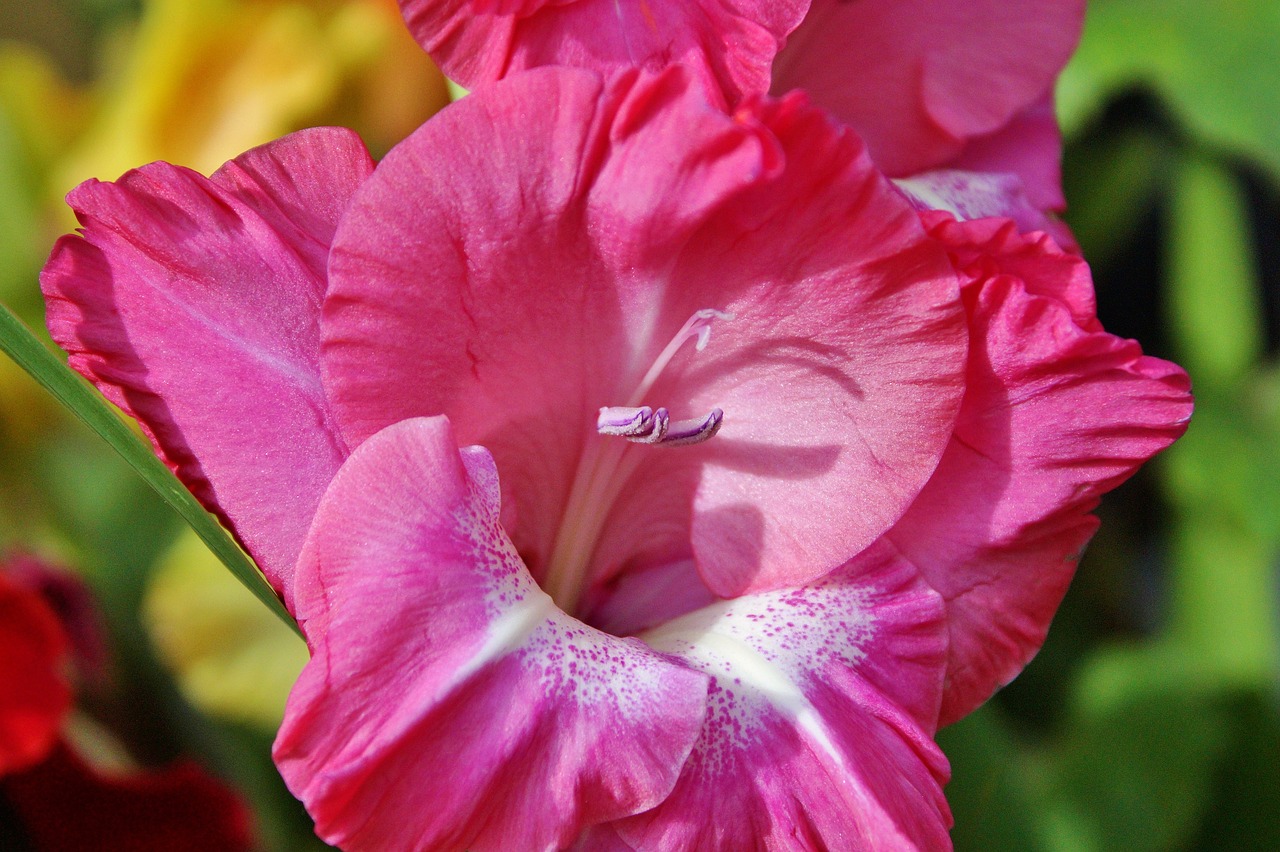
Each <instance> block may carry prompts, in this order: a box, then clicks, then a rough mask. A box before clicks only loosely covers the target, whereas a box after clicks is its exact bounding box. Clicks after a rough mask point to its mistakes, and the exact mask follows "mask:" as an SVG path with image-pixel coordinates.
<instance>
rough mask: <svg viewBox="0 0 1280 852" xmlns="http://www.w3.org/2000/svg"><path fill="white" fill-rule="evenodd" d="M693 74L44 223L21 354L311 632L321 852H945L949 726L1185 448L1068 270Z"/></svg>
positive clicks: (568, 96)
mask: <svg viewBox="0 0 1280 852" xmlns="http://www.w3.org/2000/svg"><path fill="white" fill-rule="evenodd" d="M691 76H692V78H693V79H696V76H697V72H696V71H695V72H692V75H689V74H686V73H684V72H682V71H681V70H680V69H677V68H671V69H668V70H667V71H665V72H662V73H659V74H656V75H648V74H640V73H636V72H628V73H623V74H621V75H619V76H616V77H614V78H612V79H611V80H610V81H609V82H607V83H606V82H602V81H601V80H600V78H598V77H597V76H596V75H595V74H593V73H590V72H583V71H572V70H567V69H541V70H537V71H532V72H529V73H526V74H520V75H514V76H512V77H511V78H510V79H508V80H505V81H503V82H500V83H496V84H493V85H491V86H485V87H482V88H480V89H478V90H477V91H476V92H475V93H473V94H472V95H471V96H470V97H468V98H466V99H464V100H462V101H460V102H459V103H457V104H455V105H454V106H452V107H450V108H448V109H447V110H445V111H444V112H443V113H441V114H440V115H439V116H437V117H436V118H435V119H433V120H432V121H431V122H429V123H428V124H427V125H425V126H424V127H423V128H422V129H420V130H419V131H418V132H417V133H415V134H414V135H413V136H411V137H410V138H409V139H408V140H406V141H405V142H404V143H402V144H401V145H400V146H399V147H398V148H396V149H395V150H394V151H393V152H392V153H391V154H389V155H388V157H387V158H386V160H384V161H383V162H382V163H381V164H379V166H378V168H377V169H376V170H374V171H373V172H372V174H369V171H368V163H367V158H365V157H363V156H362V154H361V153H360V151H359V150H358V148H357V147H356V146H355V145H354V143H353V141H352V140H351V138H350V137H349V136H347V135H345V134H342V133H341V132H339V131H331V130H330V131H313V132H311V133H309V134H298V135H295V136H292V137H288V138H286V139H284V140H281V141H280V142H278V143H275V144H274V145H272V146H268V147H266V148H263V149H259V150H257V151H254V152H250V153H249V154H247V155H245V156H244V157H241V158H239V159H238V160H236V161H233V163H231V164H229V165H228V166H227V167H225V168H224V169H223V170H222V171H220V172H219V173H218V174H217V175H215V176H214V177H213V178H212V179H208V180H206V179H203V178H199V177H198V176H195V175H192V174H191V173H189V172H186V171H184V170H180V169H175V168H172V167H168V166H164V165H162V164H157V165H153V166H150V167H147V168H146V169H143V170H141V171H139V172H137V173H133V174H130V175H126V177H125V178H123V179H122V180H121V181H120V182H119V183H117V184H114V185H110V184H90V185H86V186H85V187H82V188H80V189H78V190H77V191H76V192H75V193H73V195H72V198H71V201H72V203H73V206H76V208H77V211H78V213H79V215H80V217H81V221H82V222H83V223H84V225H85V230H84V236H83V237H69V238H66V239H65V240H64V241H63V242H61V243H60V244H59V246H58V248H57V249H55V252H54V256H53V257H52V258H51V260H50V263H49V266H48V267H47V268H46V270H45V274H44V276H43V278H42V280H43V284H44V287H45V291H46V293H47V294H48V296H49V298H50V326H51V329H52V331H53V333H54V335H55V337H56V338H57V339H58V340H59V342H61V343H62V345H64V346H65V347H67V348H68V349H69V350H71V351H72V353H73V361H72V363H73V364H74V365H76V366H77V367H78V368H79V369H81V370H83V371H85V372H86V373H87V374H88V375H90V377H91V378H93V379H95V380H96V381H98V382H99V385H100V386H102V387H103V388H104V390H105V392H107V393H108V394H109V395H111V396H112V398H113V399H116V400H119V401H122V402H123V403H124V404H126V405H130V406H131V410H132V411H133V412H134V413H135V414H137V415H138V416H139V417H140V418H142V419H143V420H144V422H145V423H146V425H147V428H148V431H149V434H151V435H152V436H153V438H154V439H155V440H156V442H157V444H158V446H159V447H160V449H161V451H162V452H163V453H164V454H165V456H166V458H167V459H169V461H170V463H171V464H173V465H174V467H175V469H176V470H177V472H178V474H179V475H180V476H183V477H185V478H186V479H187V481H188V482H190V483H192V484H193V485H194V486H195V487H196V488H197V491H198V493H199V494H200V495H201V496H202V498H203V499H205V500H206V501H207V502H208V503H209V504H211V505H214V506H217V507H218V508H219V510H220V511H221V513H222V515H223V517H225V518H227V519H228V521H229V522H230V523H232V524H234V525H235V529H236V530H237V532H238V533H239V534H240V536H241V538H242V539H243V540H245V541H246V544H247V545H248V546H249V547H250V549H251V552H254V554H255V556H258V557H259V558H260V560H262V561H263V564H264V567H265V568H267V569H268V576H269V577H271V578H272V580H273V582H274V583H275V584H276V585H277V587H278V588H280V589H281V590H282V592H283V593H284V595H285V597H286V600H287V601H288V602H289V603H290V606H291V607H292V608H293V610H294V612H295V613H296V614H297V616H298V618H299V620H300V623H301V624H302V626H303V629H304V632H305V634H306V636H307V639H308V642H309V644H310V647H311V650H312V655H313V656H312V660H311V662H310V663H309V664H308V666H307V667H306V669H305V670H304V672H303V674H302V676H301V678H300V680H299V682H298V684H297V686H296V688H295V690H294V693H293V695H292V696H291V698H290V704H289V707H288V711H287V714H286V719H285V723H284V725H283V727H282V729H281V731H280V735H279V737H278V739H277V743H276V749H275V754H276V759H277V762H278V764H279V766H280V769H281V772H282V773H283V774H284V776H285V778H286V780H287V781H288V783H289V784H290V787H291V789H293V790H294V792H295V793H296V794H298V795H299V797H300V798H302V800H303V801H304V802H305V803H306V804H307V807H308V809H309V810H310V811H311V813H312V815H313V816H314V817H315V819H316V823H317V830H318V832H319V833H320V834H321V836H322V837H324V838H325V839H327V840H329V841H330V842H333V843H337V844H338V845H340V846H342V847H344V848H349V849H378V850H382V849H420V848H472V849H489V848H494V849H524V848H557V847H563V846H567V845H572V844H575V843H580V844H582V845H583V846H584V847H585V848H627V847H631V848H685V847H698V846H703V847H705V848H723V849H737V848H742V847H744V846H745V847H748V848H751V847H756V846H768V845H769V844H791V845H795V844H800V845H802V846H807V847H810V848H822V847H824V846H825V847H827V848H885V847H890V848H891V847H895V846H897V847H903V846H917V847H921V848H939V847H943V846H945V845H946V843H947V828H948V826H949V822H950V817H949V813H948V810H947V806H946V802H945V800H944V798H943V797H942V793H941V785H942V784H943V783H944V781H945V780H946V777H947V772H948V770H947V765H946V761H945V758H944V757H943V756H942V755H941V753H940V752H939V751H938V749H937V747H936V746H935V745H934V743H933V741H932V737H933V734H934V732H935V730H936V727H937V725H938V720H939V717H940V714H941V715H942V716H943V717H944V718H946V719H954V718H958V716H960V715H963V713H964V712H967V711H968V710H969V709H971V708H972V707H973V706H975V705H976V704H977V703H978V702H980V701H981V700H983V699H985V698H986V697H987V696H988V695H989V694H990V693H991V691H992V690H994V689H995V688H996V687H997V686H998V685H1000V684H1001V683H1003V682H1005V681H1006V680H1007V679H1008V678H1009V677H1011V676H1012V674H1013V673H1015V672H1016V671H1017V669H1018V668H1020V667H1021V665H1023V664H1024V663H1025V661H1026V659H1028V658H1029V656H1030V655H1031V654H1032V653H1034V651H1035V649H1036V647H1038V645H1039V642H1040V641H1041V639H1042V638H1043V633H1044V630H1045V628H1046V626H1047V623H1048V620H1049V617H1050V616H1051V614H1052V611H1053V609H1054V608H1055V607H1056V605H1057V603H1058V600H1059V598H1060V596H1061V592H1062V589H1063V588H1064V587H1065V584H1066V582H1067V580H1068V579H1069V575H1070V571H1071V568H1072V564H1073V561H1072V560H1073V559H1074V557H1075V556H1076V554H1077V553H1078V551H1079V549H1080V548H1081V547H1082V546H1083V544H1084V541H1085V539H1087V537H1088V535H1089V533H1090V532H1091V531H1092V529H1093V524H1094V523H1095V521H1094V520H1093V519H1092V518H1091V516H1089V515H1088V512H1089V511H1090V510H1091V509H1092V508H1093V506H1094V505H1095V504H1096V500H1097V497H1098V495H1099V494H1100V493H1101V492H1102V491H1104V490H1106V489H1107V488H1109V487H1112V486H1114V485H1115V484H1116V483H1118V482H1119V481H1120V480H1121V479H1123V478H1124V477H1125V476H1126V475H1127V474H1128V473H1130V472H1132V470H1133V469H1135V468H1136V466H1137V465H1138V464H1139V463H1141V461H1142V460H1144V459H1145V458H1147V457H1148V456H1150V455H1151V454H1152V453H1154V452H1156V451H1158V450H1159V449H1160V448H1162V447H1163V446H1165V445H1167V444H1168V443H1169V442H1170V441H1171V440H1173V439H1174V438H1175V437H1176V436H1177V434H1179V433H1180V431H1181V430H1182V428H1183V427H1184V425H1185V421H1186V418H1187V416H1188V414H1189V404H1190V403H1189V399H1188V395H1187V384H1186V377H1185V375H1184V374H1183V373H1182V372H1181V371H1180V370H1178V369H1177V368H1176V367H1173V366H1172V365H1169V364H1166V363H1164V362H1161V361H1157V360H1155V359H1150V358H1145V357H1143V356H1142V355H1141V353H1140V352H1139V351H1138V350H1137V347H1136V344H1132V343H1126V342H1123V341H1119V340H1117V339H1116V338H1114V337H1111V336H1109V335H1107V334H1105V333H1104V332H1103V331H1102V330H1101V329H1100V328H1099V327H1098V324H1097V320H1096V318H1095V317H1094V315H1093V306H1092V301H1091V287H1090V284H1089V280H1088V275H1087V269H1086V268H1085V267H1084V265H1083V264H1082V263H1081V262H1080V261H1078V260H1077V259H1075V258H1073V257H1071V256H1069V255H1066V254H1064V253H1062V252H1061V251H1060V250H1058V249H1057V248H1056V247H1055V246H1054V245H1053V243H1052V242H1051V241H1050V240H1048V239H1047V238H1044V237H1039V236H1037V237H1024V236H1021V235H1019V234H1018V232H1017V230H1016V229H1013V228H1011V227H1009V226H1007V225H1006V224H1004V223H999V222H978V223H959V222H955V221H953V220H952V219H951V218H950V217H947V216H945V215H944V214H931V215H930V216H927V217H926V218H925V221H923V222H922V220H921V217H920V216H919V215H918V214H917V213H916V212H915V210H914V209H913V208H912V207H911V206H910V205H909V204H908V203H907V202H906V200H905V199H904V198H903V197H902V196H901V194H900V193H898V192H897V191H896V190H895V189H894V188H893V186H892V185H891V184H890V183H889V182H888V181H887V180H885V179H884V178H883V176H882V175H881V174H880V172H879V171H878V170H877V169H876V168H875V167H874V166H873V165H872V162H871V160H870V158H869V157H868V155H867V153H866V151H865V149H864V147H863V146H862V144H861V142H860V141H859V140H858V139H857V138H856V137H855V136H854V135H853V134H852V133H851V132H850V131H848V130H847V129H844V128H841V127H840V126H839V125H837V124H835V123H833V122H831V121H830V120H829V119H828V118H827V117H826V116H825V114H824V113H822V112H820V111H819V110H817V109H814V108H812V107H810V106H808V104H807V103H806V101H805V98H804V97H803V96H801V95H792V96H788V97H786V98H783V99H781V100H776V101H775V100H769V99H762V98H753V99H748V100H747V101H746V102H745V103H744V104H743V105H741V107H740V108H739V109H738V110H737V111H735V112H734V113H733V114H732V115H728V114H725V113H724V112H722V111H721V110H719V109H718V108H716V107H715V106H714V105H713V104H710V103H708V102H707V100H706V98H705V95H704V94H702V93H701V92H700V90H699V87H698V84H696V83H695V82H693V79H691ZM926 226H927V228H926ZM264 406H267V407H269V408H268V410H267V411H266V412H263V413H260V412H259V410H260V409H261V408H262V407H264ZM348 448H351V449H350V450H348ZM295 561H296V568H295Z"/></svg>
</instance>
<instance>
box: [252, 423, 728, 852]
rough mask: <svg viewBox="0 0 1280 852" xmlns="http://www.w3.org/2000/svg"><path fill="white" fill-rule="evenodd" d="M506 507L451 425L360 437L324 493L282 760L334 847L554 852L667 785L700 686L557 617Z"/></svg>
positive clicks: (476, 452)
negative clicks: (304, 659)
mask: <svg viewBox="0 0 1280 852" xmlns="http://www.w3.org/2000/svg"><path fill="white" fill-rule="evenodd" d="M498 503H499V488H498V480H497V472H496V470H495V469H494V466H493V460H492V458H491V457H490V456H489V454H488V453H487V452H485V451H484V450H482V449H480V448H469V449H466V450H462V451H461V453H459V451H458V449H457V445H456V444H455V442H454V435H453V431H452V429H451V428H450V427H449V424H448V421H447V420H445V419H444V418H432V419H416V420H409V421H405V422H402V423H398V424H396V425H395V426H392V427H390V428H388V429H386V430H384V431H383V432H380V433H379V434H377V435H375V436H374V437H372V438H370V439H369V440H368V441H366V442H365V443H363V444H362V445H361V446H360V447H358V448H357V449H356V450H355V452H354V453H353V454H352V456H351V458H350V459H349V460H348V461H347V463H346V464H345V465H344V466H343V468H342V469H341V470H340V471H339V473H338V475H337V477H336V478H335V479H334V481H333V485H332V487H331V488H330V489H329V490H328V491H327V492H326V493H325V496H324V499H323V500H322V502H321V505H320V509H319V511H318V512H317V514H316V521H315V525H314V526H313V527H312V530H311V533H310V535H309V536H308V539H307V543H306V546H305V549H304V551H303V556H302V559H301V560H300V562H299V567H298V573H297V583H296V587H295V593H296V597H295V600H296V605H297V612H298V615H299V617H300V619H301V623H302V626H303V630H304V632H305V634H306V636H307V640H308V642H309V644H310V646H311V650H312V659H311V661H310V662H309V663H308V664H307V666H306V668H305V669H304V670H303V673H302V675H301V677H300V679H299V681H298V683H297V685H296V686H295V687H294V691H293V693H292V695H291V696H290V698H289V704H288V707H287V711H286V714H285V721H284V725H283V727H282V728H281V730H280V734H279V737H278V738H277V740H276V746H275V758H276V762H277V764H278V765H279V767H280V771H281V773H282V774H283V775H284V777H285V779H286V781H287V782H288V784H289V787H290V789H291V790H293V792H294V793H295V794H296V795H297V796H298V797H299V798H300V799H302V801H303V802H304V803H305V804H306V805H307V808H308V810H310V812H311V814H312V816H313V817H314V818H315V820H316V829H317V832H318V833H319V834H320V836H321V837H323V838H325V839H326V840H327V841H329V842H330V843H334V844H337V845H339V846H341V847H342V848H343V849H347V850H377V852H389V851H390V850H418V849H473V850H484V849H495V850H511V849H530V850H532V849H556V848H563V847H564V846H565V845H566V844H567V843H568V842H569V841H570V840H572V839H573V838H574V837H576V836H577V834H578V833H579V832H580V831H581V830H582V828H583V827H584V826H586V825H590V824H593V823H596V822H600V821H605V820H611V819H617V818H619V817H622V816H626V815H629V814H634V813H637V812H640V811H643V810H646V809H648V808H651V807H653V806H654V805H656V804H657V803H658V802H660V801H661V800H662V799H663V798H664V797H665V796H666V795H667V793H668V792H669V791H670V789H671V787H672V785H673V784H674V783H675V779H676V776H677V774H678V773H679V770H680V766H681V765H682V764H683V763H684V760H685V758H686V756H687V755H688V753H689V750H690V748H691V747H692V745H693V742H694V740H695V739H696V737H697V732H698V730H699V728H700V726H701V724H702V719H703V715H704V712H705V704H706V693H707V678H706V677H705V676H704V675H703V674H701V673H700V672H696V671H693V670H692V669H689V668H686V667H684V666H682V665H680V664H679V663H678V662H675V661H673V660H670V659H667V658H664V657H662V656H661V655H659V654H656V653H654V652H653V651H651V650H650V649H649V648H647V647H646V646H645V645H643V644H642V643H640V642H639V641H638V640H635V639H618V638H615V637H613V636H608V635H606V634H603V633H600V632H599V631H596V630H594V629H592V628H590V627H587V626H586V625H584V624H582V623H581V622H578V621H576V620H574V619H572V618H570V617H568V616H567V615H565V614H564V613H563V612H561V611H560V610H558V609H557V608H556V607H555V605H554V604H553V603H552V602H551V599H550V598H549V597H547V595H546V594H545V593H543V592H542V591H541V590H540V589H539V588H538V587H537V586H536V585H535V584H534V582H533V580H532V578H531V577H530V576H529V573H528V571H526V570H525V567H524V565H523V564H522V563H521V561H520V558H519V556H518V555H517V554H516V552H515V550H514V548H513V547H512V546H511V543H510V541H509V540H508V539H507V537H506V534H505V533H504V532H503V531H502V528H501V526H500V525H499V523H498V513H499V506H498Z"/></svg>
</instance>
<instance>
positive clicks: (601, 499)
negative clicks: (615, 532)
mask: <svg viewBox="0 0 1280 852" xmlns="http://www.w3.org/2000/svg"><path fill="white" fill-rule="evenodd" d="M732 319H733V314H729V313H725V312H724V311H718V310H715V309H714V308H703V309H702V310H699V311H695V312H694V314H693V316H691V317H689V319H688V321H686V322H685V324H684V325H683V326H681V328H680V330H679V331H678V332H676V334H675V336H674V337H672V338H671V342H670V343H668V344H667V345H666V347H665V348H664V349H663V350H662V351H661V352H660V353H658V357H657V358H655V359H654V361H653V364H652V365H650V367H649V369H648V371H647V372H646V373H645V374H644V378H642V379H641V380H640V383H639V384H638V385H636V389H635V390H634V391H633V392H632V394H631V396H630V397H629V398H628V400H627V403H626V404H625V405H620V406H605V407H604V408H601V409H600V414H599V416H598V417H597V419H596V432H597V433H598V434H599V435H601V436H602V437H605V438H623V439H625V440H622V441H611V440H604V441H600V440H594V439H592V440H589V441H588V446H587V449H586V451H585V452H584V453H583V454H582V458H581V459H580V460H579V462H578V469H577V472H576V474H575V475H574V479H573V485H572V486H571V488H570V489H569V500H568V502H567V503H566V504H565V512H564V517H563V519H562V520H561V522H560V529H559V531H558V532H557V534H556V540H555V544H554V545H553V546H552V551H551V559H550V561H549V562H548V564H547V572H546V575H545V577H544V578H543V588H544V589H545V590H546V592H547V594H549V595H551V597H552V599H553V600H554V601H555V602H556V604H557V605H559V607H560V608H561V609H562V610H564V611H565V612H568V613H572V612H573V610H574V608H575V607H576V606H577V604H578V600H579V598H580V596H581V595H582V592H583V591H584V586H585V585H586V579H587V569H588V567H589V566H590V562H591V556H592V554H593V553H594V551H595V546H596V540H597V538H598V537H599V535H600V530H601V528H602V527H603V526H604V522H605V519H606V518H607V517H608V514H609V510H610V508H611V507H612V506H613V502H614V500H615V499H616V498H617V496H618V494H619V493H620V492H621V489H622V485H623V484H624V483H625V482H626V480H627V479H628V477H629V476H630V474H631V472H632V470H633V469H634V466H635V463H636V459H635V455H634V454H633V453H628V450H629V449H630V444H632V443H634V444H651V445H654V446H659V447H680V446H687V445H690V444H700V443H702V442H703V441H706V440H709V439H710V438H712V437H713V436H714V435H715V434H716V432H718V431H719V430H720V424H721V423H723V422H724V412H723V411H721V410H720V409H719V408H713V409H711V411H710V412H709V413H707V414H706V415H704V416H703V417H698V418H694V419H691V420H675V421H673V420H672V419H671V415H670V413H669V412H668V411H667V409H666V408H661V407H659V408H652V407H650V406H648V405H641V403H642V402H643V401H644V398H645V396H646V395H647V394H648V393H649V391H650V390H651V389H652V388H653V385H654V383H655V382H657V380H658V377H659V376H661V375H662V371H663V370H665V369H666V367H667V365H668V364H669V363H670V362H671V359H672V358H674V357H675V354H676V353H677V352H678V351H680V348H681V347H682V346H683V345H684V344H685V342H686V341H689V340H695V339H696V341H697V342H696V343H695V344H694V350H695V351H697V352H701V351H702V350H703V349H705V348H706V347H707V343H708V342H709V341H710V340H711V322H712V321H713V320H726V321H728V320H732ZM628 442H630V443H628ZM624 461H626V462H627V464H625V465H624V463H623V462H624Z"/></svg>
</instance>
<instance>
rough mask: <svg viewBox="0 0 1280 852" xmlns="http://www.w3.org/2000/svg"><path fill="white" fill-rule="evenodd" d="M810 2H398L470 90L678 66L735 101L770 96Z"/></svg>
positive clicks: (432, 51) (429, 47) (427, 44)
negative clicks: (777, 63)
mask: <svg viewBox="0 0 1280 852" xmlns="http://www.w3.org/2000/svg"><path fill="white" fill-rule="evenodd" d="M807 7H808V2H807V0H693V2H674V0H641V2H639V3H618V2H615V0H558V2H555V1H554V0H513V2H495V0H400V8H401V10H402V11H403V12H404V16H405V20H406V22H407V23H408V24H409V30H410V31H411V32H412V33H413V35H414V38H416V39H417V40H418V42H419V43H420V44H421V45H422V46H423V47H424V48H426V50H427V52H428V53H430V54H431V56H432V58H433V59H435V61H436V62H437V63H439V64H440V67H441V68H442V69H443V70H444V72H445V74H447V75H448V76H449V77H451V78H453V79H454V80H457V81H458V82H460V83H462V84H463V85H464V86H467V87H468V88H474V87H475V86H477V85H479V84H481V83H485V82H489V81H492V80H498V79H501V78H503V77H506V76H508V75H510V74H513V73H515V72H517V71H522V70H526V69H529V68H536V67H538V66H541V65H561V66H570V67H575V68H589V69H593V70H597V71H603V72H612V71H616V70H619V69H622V68H630V67H640V68H645V69H648V70H650V71H657V70H659V69H661V68H664V67H666V66H668V65H671V64H675V63H680V64H683V65H685V66H686V67H688V68H691V69H694V73H695V75H696V76H697V77H699V79H701V80H702V81H704V82H705V83H707V84H709V89H708V91H717V90H719V91H723V92H724V94H725V96H726V97H727V98H728V100H729V102H730V103H733V102H736V101H737V100H738V99H739V98H740V97H742V96H743V95H746V94H752V93H758V92H764V91H765V90H766V89H768V88H769V73H770V65H771V64H772V62H773V58H774V56H775V54H777V52H778V49H779V48H780V47H781V44H782V41H783V40H784V39H785V38H786V36H787V33H789V32H791V30H793V29H795V27H796V25H797V24H799V23H800V19H801V18H802V17H803V16H804V13H805V10H806V8H807Z"/></svg>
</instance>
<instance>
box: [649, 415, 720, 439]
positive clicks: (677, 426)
mask: <svg viewBox="0 0 1280 852" xmlns="http://www.w3.org/2000/svg"><path fill="white" fill-rule="evenodd" d="M723 422H724V412H723V411H722V410H720V409H719V408H713V409H711V412H710V413H709V414H708V415H707V416H706V417H703V418H702V419H701V420H677V421H676V422H675V423H672V424H671V428H669V429H668V430H667V434H666V435H664V436H663V437H662V439H661V440H660V441H658V442H657V443H659V444H661V445H662V446H664V447H683V446H686V445H688V444H701V443H702V442H703V441H707V440H710V439H711V438H713V437H715V434H716V433H717V432H719V431H720V424H721V423H723Z"/></svg>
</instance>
